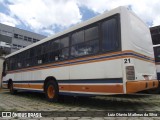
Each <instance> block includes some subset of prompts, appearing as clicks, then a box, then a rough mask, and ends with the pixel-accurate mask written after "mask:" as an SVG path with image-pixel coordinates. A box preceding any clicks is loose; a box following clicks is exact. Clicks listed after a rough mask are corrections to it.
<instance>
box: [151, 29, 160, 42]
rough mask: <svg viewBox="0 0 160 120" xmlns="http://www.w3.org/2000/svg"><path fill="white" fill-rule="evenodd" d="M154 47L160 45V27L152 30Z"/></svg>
mask: <svg viewBox="0 0 160 120" xmlns="http://www.w3.org/2000/svg"><path fill="white" fill-rule="evenodd" d="M150 31H151V36H152V41H153V45H157V44H160V26H155V27H151V28H150Z"/></svg>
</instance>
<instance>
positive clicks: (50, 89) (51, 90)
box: [47, 85, 55, 98]
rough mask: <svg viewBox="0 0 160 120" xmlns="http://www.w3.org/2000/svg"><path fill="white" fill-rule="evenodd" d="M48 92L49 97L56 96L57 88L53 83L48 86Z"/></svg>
mask: <svg viewBox="0 0 160 120" xmlns="http://www.w3.org/2000/svg"><path fill="white" fill-rule="evenodd" d="M47 93H48V97H49V98H54V96H55V90H54V87H53V86H52V85H50V86H49V87H48V89H47Z"/></svg>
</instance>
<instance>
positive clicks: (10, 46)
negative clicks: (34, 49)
mask: <svg viewBox="0 0 160 120" xmlns="http://www.w3.org/2000/svg"><path fill="white" fill-rule="evenodd" d="M45 37H46V36H44V35H40V34H37V33H33V32H29V31H26V30H22V29H19V28H15V27H11V26H8V25H4V24H1V23H0V49H1V50H4V51H5V52H6V53H12V52H15V51H17V50H19V49H21V48H24V47H26V46H28V45H30V44H32V43H35V42H37V41H39V40H41V39H43V38H45Z"/></svg>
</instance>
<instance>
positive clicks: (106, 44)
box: [101, 18, 118, 51]
mask: <svg viewBox="0 0 160 120" xmlns="http://www.w3.org/2000/svg"><path fill="white" fill-rule="evenodd" d="M101 29H102V50H103V51H111V50H115V49H116V48H117V47H118V36H117V32H118V31H117V30H118V29H117V21H116V19H114V18H113V19H110V20H106V21H105V22H103V23H102V26H101Z"/></svg>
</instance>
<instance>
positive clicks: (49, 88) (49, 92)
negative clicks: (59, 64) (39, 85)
mask: <svg viewBox="0 0 160 120" xmlns="http://www.w3.org/2000/svg"><path fill="white" fill-rule="evenodd" d="M45 96H46V99H47V100H48V101H49V102H57V101H58V86H57V84H56V83H55V82H54V81H49V82H47V84H46V86H45Z"/></svg>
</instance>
